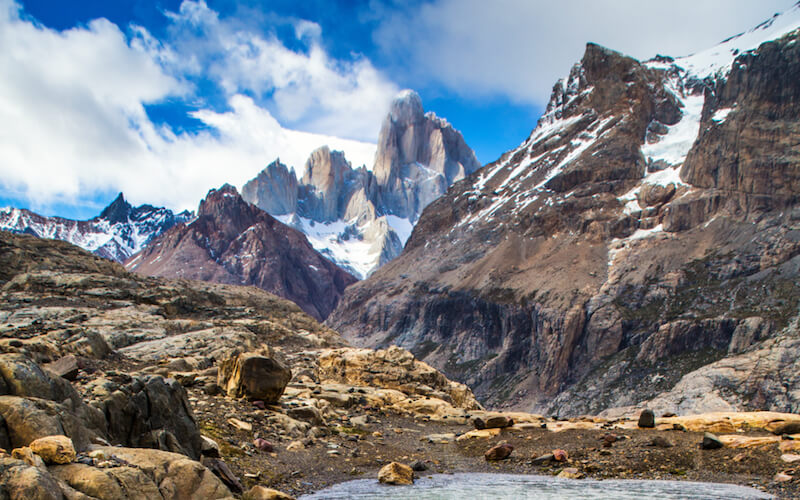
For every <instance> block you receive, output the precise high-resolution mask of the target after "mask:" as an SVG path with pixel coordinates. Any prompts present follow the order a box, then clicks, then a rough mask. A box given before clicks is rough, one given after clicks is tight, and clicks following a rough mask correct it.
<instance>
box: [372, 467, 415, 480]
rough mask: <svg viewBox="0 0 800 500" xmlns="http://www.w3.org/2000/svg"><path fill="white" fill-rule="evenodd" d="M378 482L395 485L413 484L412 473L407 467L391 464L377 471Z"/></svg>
mask: <svg viewBox="0 0 800 500" xmlns="http://www.w3.org/2000/svg"><path fill="white" fill-rule="evenodd" d="M378 481H379V482H381V483H384V484H395V485H408V484H414V471H413V470H411V467H409V466H408V465H404V464H401V463H397V462H391V463H389V464H387V465H384V466H383V467H381V470H379V471H378Z"/></svg>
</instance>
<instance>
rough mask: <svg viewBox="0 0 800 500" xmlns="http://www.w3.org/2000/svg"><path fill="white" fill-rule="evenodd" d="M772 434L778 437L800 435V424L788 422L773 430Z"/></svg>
mask: <svg viewBox="0 0 800 500" xmlns="http://www.w3.org/2000/svg"><path fill="white" fill-rule="evenodd" d="M772 433H773V434H775V435H776V436H782V435H784V434H800V422H787V423H785V424H780V425H777V426H775V427H773V428H772Z"/></svg>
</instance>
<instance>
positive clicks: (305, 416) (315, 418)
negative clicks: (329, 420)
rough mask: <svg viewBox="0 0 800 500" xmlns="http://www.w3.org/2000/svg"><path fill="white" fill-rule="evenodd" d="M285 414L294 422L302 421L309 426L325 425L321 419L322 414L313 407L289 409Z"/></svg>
mask: <svg viewBox="0 0 800 500" xmlns="http://www.w3.org/2000/svg"><path fill="white" fill-rule="evenodd" d="M286 414H287V415H289V416H290V417H292V418H293V419H295V420H302V421H303V422H308V423H309V424H311V425H325V419H323V418H322V414H321V413H320V411H319V410H318V409H317V408H315V407H313V406H297V407H294V408H290V409H289V411H287V412H286Z"/></svg>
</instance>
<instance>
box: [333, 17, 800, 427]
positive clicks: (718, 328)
mask: <svg viewBox="0 0 800 500" xmlns="http://www.w3.org/2000/svg"><path fill="white" fill-rule="evenodd" d="M798 26H800V5H799V6H795V7H794V8H793V9H791V10H790V11H788V12H786V13H784V14H782V15H779V16H776V17H774V18H772V19H770V20H768V21H767V22H765V23H762V24H761V25H759V26H758V27H757V28H755V29H754V30H751V31H750V32H747V33H744V34H742V35H739V36H737V37H733V38H731V39H729V40H727V41H726V42H724V43H722V44H721V45H719V46H718V47H715V48H712V49H710V50H708V51H704V52H700V53H698V54H696V55H694V56H690V57H686V58H678V59H673V58H669V57H663V56H659V57H656V58H654V59H652V60H650V61H644V62H640V61H637V60H634V59H632V58H630V57H626V56H624V55H622V54H620V53H617V52H614V51H612V50H609V49H606V48H603V47H600V46H597V45H594V44H589V45H587V48H586V52H585V54H584V56H583V58H582V60H581V62H580V63H579V64H576V65H575V66H574V67H573V68H572V70H571V71H570V74H569V76H568V77H567V78H566V79H565V80H562V81H559V82H558V83H557V84H556V85H555V86H554V88H553V92H552V96H551V99H550V102H549V104H548V106H547V109H546V112H545V114H544V115H543V116H542V118H541V119H540V120H539V123H538V125H537V127H536V128H535V129H534V131H533V132H532V133H531V135H530V137H529V138H528V139H527V140H526V141H525V142H524V143H523V144H522V145H520V146H519V147H518V148H516V149H514V150H511V151H509V152H508V153H506V154H504V155H503V156H502V157H501V158H500V159H499V160H498V161H496V162H494V163H492V164H489V165H487V166H485V167H483V168H482V169H481V170H479V171H478V172H476V173H475V174H473V175H472V176H470V177H468V178H467V179H465V180H463V181H461V182H458V183H456V184H455V185H454V186H453V187H452V188H451V189H450V190H449V191H448V193H447V194H446V195H445V196H443V197H442V198H440V199H438V200H436V201H434V202H433V203H431V204H430V205H429V206H428V207H427V208H426V209H425V211H424V212H423V214H422V216H421V217H420V220H419V222H418V223H417V225H416V226H415V228H414V232H413V233H412V235H411V238H410V239H409V241H408V243H407V244H406V247H405V249H404V251H403V254H402V255H401V256H400V257H398V258H397V259H395V260H394V261H392V262H390V263H389V264H387V265H386V266H384V267H383V268H381V269H380V270H379V271H378V272H376V273H375V274H374V275H373V276H371V277H370V278H369V279H367V280H366V281H363V282H360V283H357V284H355V285H353V286H351V287H350V288H349V289H348V290H347V292H346V293H345V296H344V298H343V300H342V302H341V303H340V305H339V307H338V308H337V310H335V311H334V312H333V313H332V315H331V316H330V317H329V319H328V323H329V324H330V325H331V326H332V327H333V328H335V329H337V330H338V331H339V332H340V333H341V334H342V335H343V336H344V337H345V338H347V339H348V340H350V341H351V342H353V343H356V344H358V345H364V346H371V347H376V346H386V345H391V344H396V345H400V346H403V347H405V348H408V349H410V350H411V351H413V352H414V353H415V354H416V355H417V356H418V357H419V358H420V359H423V360H425V361H427V362H428V363H430V364H431V365H433V366H435V367H437V368H439V369H441V370H442V371H443V372H444V373H445V374H446V375H448V376H449V377H451V378H454V379H456V380H459V381H461V382H465V383H467V384H469V385H470V386H471V387H472V388H473V390H475V393H476V395H477V396H478V397H479V399H481V401H483V402H484V403H487V404H490V405H493V406H502V407H511V408H517V409H524V410H527V411H531V410H533V411H537V410H538V411H546V412H548V413H551V414H559V415H574V414H592V413H596V412H599V411H602V410H606V409H610V408H615V407H626V408H628V410H630V407H631V406H634V405H644V404H646V403H647V401H649V400H651V399H653V398H656V399H655V401H656V402H657V403H658V405H659V408H660V409H661V410H663V411H668V412H678V411H680V412H687V411H698V410H703V411H709V410H731V409H747V408H772V409H776V410H782V411H798V409H799V408H800V395H799V394H798V393H797V391H796V387H797V384H798V380H797V376H796V373H798V370H797V368H798V367H797V365H796V359H797V356H796V354H789V353H790V352H793V351H792V349H794V348H795V347H796V345H797V344H796V339H797V337H798V335H800V333H798V325H797V317H798V310H799V308H800V303H798V297H800V289H798V285H797V283H798V272H800V261H798V259H800V236H798V235H800V206H798V199H799V198H800V185H798V184H797V178H798V175H800V167H799V166H800V150H798V137H800V129H799V128H798V121H797V116H798V114H797V112H796V111H797V106H798V105H800V87H798V81H800V80H798V75H800V53H799V52H798V49H797V47H798V44H797V43H796V42H797V40H798V38H800V33H799V32H798V31H797V28H798ZM763 359H770V360H772V362H771V363H762V362H761V361H759V360H763ZM736 363H740V365H739V368H738V371H737V374H736V376H732V375H731V372H730V367H731V366H735V365H736Z"/></svg>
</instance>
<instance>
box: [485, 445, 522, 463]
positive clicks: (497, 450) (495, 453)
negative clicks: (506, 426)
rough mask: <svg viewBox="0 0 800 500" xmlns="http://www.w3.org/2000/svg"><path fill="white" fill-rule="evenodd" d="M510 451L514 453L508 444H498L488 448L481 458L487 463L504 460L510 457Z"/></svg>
mask: <svg viewBox="0 0 800 500" xmlns="http://www.w3.org/2000/svg"><path fill="white" fill-rule="evenodd" d="M512 451H514V447H513V446H511V445H510V444H499V445H497V446H493V447H492V448H489V449H488V450H487V451H486V453H484V454H483V458H485V459H486V460H487V461H493V460H505V459H506V458H508V457H509V456H511V452H512Z"/></svg>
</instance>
